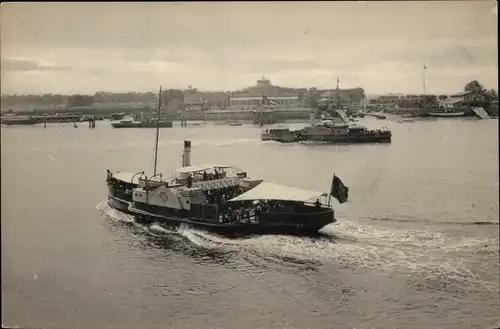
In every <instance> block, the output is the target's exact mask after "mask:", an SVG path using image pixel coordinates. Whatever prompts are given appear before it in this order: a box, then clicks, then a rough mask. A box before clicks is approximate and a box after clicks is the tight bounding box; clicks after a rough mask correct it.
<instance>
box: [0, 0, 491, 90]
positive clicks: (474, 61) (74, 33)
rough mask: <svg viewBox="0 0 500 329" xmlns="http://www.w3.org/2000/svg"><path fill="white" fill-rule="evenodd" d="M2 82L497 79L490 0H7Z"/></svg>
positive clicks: (63, 85)
mask: <svg viewBox="0 0 500 329" xmlns="http://www.w3.org/2000/svg"><path fill="white" fill-rule="evenodd" d="M0 13H1V57H2V66H1V70H2V75H1V78H2V81H1V83H2V84H1V89H2V94H10V93H18V94H19V93H93V92H96V91H148V90H156V89H157V88H158V86H159V85H160V84H161V85H163V87H165V88H187V86H188V85H192V86H193V87H196V88H198V89H202V90H231V89H238V88H243V87H246V86H249V85H253V84H255V81H256V80H257V79H258V78H260V77H261V76H262V75H263V74H264V75H265V76H266V77H268V78H269V79H271V82H272V83H273V84H276V85H281V86H288V87H312V86H316V87H318V88H334V87H335V84H336V77H339V79H340V83H341V88H351V87H362V88H364V89H365V91H366V92H367V93H369V94H376V93H389V92H402V93H422V92H423V65H424V64H425V65H427V66H428V70H427V71H426V76H427V79H426V82H427V83H426V85H427V88H426V89H427V92H429V93H451V92H456V91H460V90H462V89H463V87H464V85H465V84H466V83H467V82H468V81H470V80H473V79H477V80H479V81H480V82H481V83H482V84H484V85H485V86H486V87H487V88H495V89H497V85H498V74H497V72H498V52H497V39H498V36H497V5H496V2H494V1H460V2H450V1H443V2H439V1H429V2H412V3H409V2H373V3H368V2H363V1H359V2H343V3H339V2H322V3H306V2H304V3H301V2H290V3H283V2H281V3H277V2H276V3H265V2H255V3H227V2H221V3H211V2H206V3H120V4H119V3H116V4H115V3H52V4H46V3H7V4H6V3H3V4H2V7H1V10H0Z"/></svg>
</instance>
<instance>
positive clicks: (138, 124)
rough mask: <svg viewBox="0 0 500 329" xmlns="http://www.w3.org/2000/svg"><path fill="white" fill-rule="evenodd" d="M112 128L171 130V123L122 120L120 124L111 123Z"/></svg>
mask: <svg viewBox="0 0 500 329" xmlns="http://www.w3.org/2000/svg"><path fill="white" fill-rule="evenodd" d="M111 125H112V126H113V128H157V127H158V128H172V127H173V122H172V121H170V120H161V121H159V122H156V121H150V120H146V121H133V120H122V121H120V122H112V123H111Z"/></svg>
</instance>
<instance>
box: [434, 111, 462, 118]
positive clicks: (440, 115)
mask: <svg viewBox="0 0 500 329" xmlns="http://www.w3.org/2000/svg"><path fill="white" fill-rule="evenodd" d="M429 115H430V116H431V117H437V118H457V117H463V116H464V115H465V111H456V112H455V111H454V112H429Z"/></svg>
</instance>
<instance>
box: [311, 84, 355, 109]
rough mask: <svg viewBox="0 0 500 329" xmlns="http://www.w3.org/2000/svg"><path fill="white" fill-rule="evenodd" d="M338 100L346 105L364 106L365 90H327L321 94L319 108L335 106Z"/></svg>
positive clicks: (341, 104)
mask: <svg viewBox="0 0 500 329" xmlns="http://www.w3.org/2000/svg"><path fill="white" fill-rule="evenodd" d="M337 102H339V103H340V104H339V105H340V106H346V107H357V106H362V105H363V104H364V102H365V92H364V90H363V88H353V89H339V90H336V89H334V90H327V91H325V92H323V93H322V94H321V96H320V98H319V101H318V108H320V109H327V108H328V107H330V106H332V107H335V106H336V105H337Z"/></svg>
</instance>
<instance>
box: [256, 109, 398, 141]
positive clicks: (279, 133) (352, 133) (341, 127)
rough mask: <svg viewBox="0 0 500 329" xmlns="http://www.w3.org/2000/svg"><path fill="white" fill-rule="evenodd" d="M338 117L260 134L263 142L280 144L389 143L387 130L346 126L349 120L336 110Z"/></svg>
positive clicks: (352, 125)
mask: <svg viewBox="0 0 500 329" xmlns="http://www.w3.org/2000/svg"><path fill="white" fill-rule="evenodd" d="M337 113H338V117H336V118H325V119H323V120H321V121H320V122H312V123H311V125H309V126H307V127H304V128H303V129H300V130H290V129H287V128H280V129H266V130H264V131H263V132H262V133H261V140H263V141H277V142H282V143H293V142H327V143H333V144H341V143H390V142H391V139H392V133H391V131H390V130H388V129H387V128H382V129H375V130H371V129H368V128H366V127H365V126H363V125H359V124H348V123H347V122H349V118H347V117H346V116H345V113H344V112H343V111H341V110H337Z"/></svg>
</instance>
